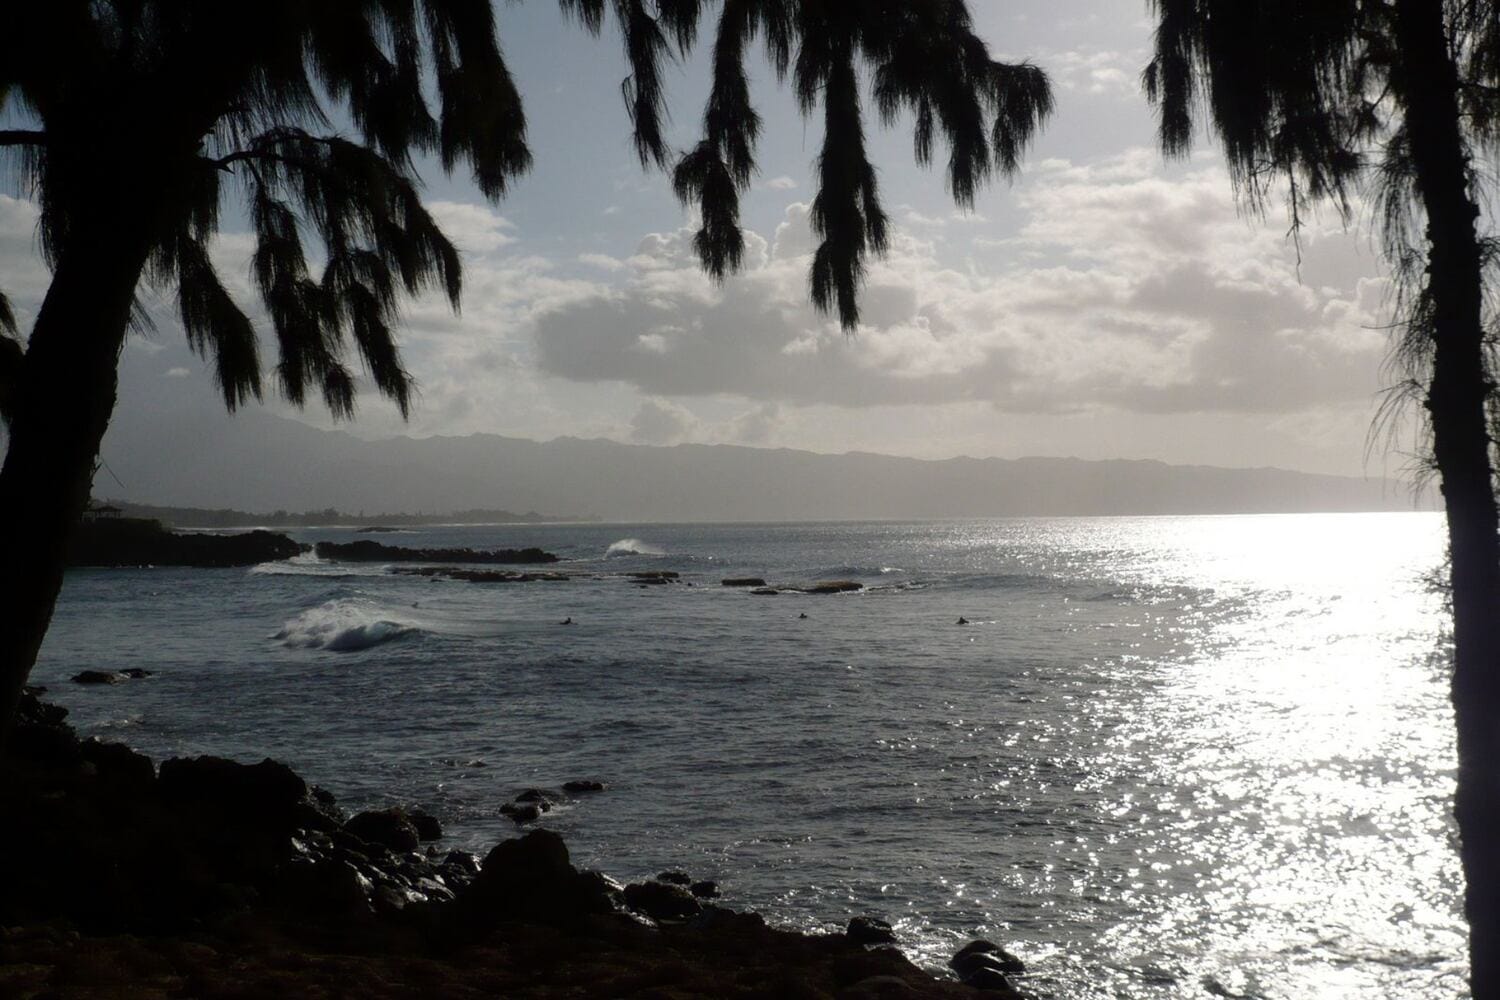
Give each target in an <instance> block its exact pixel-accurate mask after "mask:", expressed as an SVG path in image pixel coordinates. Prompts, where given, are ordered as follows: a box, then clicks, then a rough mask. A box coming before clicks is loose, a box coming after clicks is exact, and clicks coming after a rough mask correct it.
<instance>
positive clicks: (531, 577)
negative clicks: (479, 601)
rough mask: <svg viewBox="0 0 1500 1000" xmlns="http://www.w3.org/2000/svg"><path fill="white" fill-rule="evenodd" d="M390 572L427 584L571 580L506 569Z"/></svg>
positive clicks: (429, 568)
mask: <svg viewBox="0 0 1500 1000" xmlns="http://www.w3.org/2000/svg"><path fill="white" fill-rule="evenodd" d="M391 571H392V572H393V573H399V574H402V575H404V576H425V577H428V581H427V582H428V583H437V582H438V580H440V579H443V580H462V581H463V582H465V583H536V582H537V581H547V582H552V583H558V582H566V581H568V580H571V579H572V577H570V576H569V575H568V574H566V573H555V572H551V571H543V572H524V573H516V572H513V571H511V570H508V569H464V568H463V567H462V566H394V567H392V568H391Z"/></svg>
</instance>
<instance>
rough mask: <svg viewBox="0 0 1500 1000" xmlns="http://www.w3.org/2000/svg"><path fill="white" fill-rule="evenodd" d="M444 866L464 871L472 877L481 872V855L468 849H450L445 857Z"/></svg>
mask: <svg viewBox="0 0 1500 1000" xmlns="http://www.w3.org/2000/svg"><path fill="white" fill-rule="evenodd" d="M442 867H443V868H445V869H446V868H451V869H454V870H455V871H460V872H464V873H466V874H467V875H468V876H469V878H471V879H472V878H473V877H474V876H475V875H478V874H479V856H478V855H475V854H471V853H469V852H468V851H449V852H448V853H447V855H446V856H444V858H443V865H442Z"/></svg>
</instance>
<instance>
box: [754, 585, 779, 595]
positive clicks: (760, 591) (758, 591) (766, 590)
mask: <svg viewBox="0 0 1500 1000" xmlns="http://www.w3.org/2000/svg"><path fill="white" fill-rule="evenodd" d="M750 593H752V594H754V595H755V596H756V597H775V596H776V595H777V594H779V593H781V591H779V590H777V589H776V588H775V587H756V588H755V589H754V590H752V591H750Z"/></svg>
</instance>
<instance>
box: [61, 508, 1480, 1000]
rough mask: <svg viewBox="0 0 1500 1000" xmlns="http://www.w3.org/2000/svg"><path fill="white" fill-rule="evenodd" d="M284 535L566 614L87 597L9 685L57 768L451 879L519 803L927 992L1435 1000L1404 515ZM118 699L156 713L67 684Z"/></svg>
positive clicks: (339, 567) (1455, 910)
mask: <svg viewBox="0 0 1500 1000" xmlns="http://www.w3.org/2000/svg"><path fill="white" fill-rule="evenodd" d="M293 534H294V535H295V536H296V537H298V538H299V539H300V540H303V541H316V540H320V539H331V540H341V541H346V540H351V539H353V538H374V539H375V540H378V541H381V542H383V543H386V544H393V545H406V546H424V547H427V546H471V547H477V548H484V547H500V546H505V547H520V546H529V545H538V546H541V547H543V548H546V549H548V550H550V551H553V552H556V553H558V554H559V555H560V556H562V557H563V559H564V562H563V563H562V564H560V565H559V566H558V567H556V568H558V569H561V570H563V571H566V572H569V573H572V574H577V576H576V578H574V579H572V580H569V581H568V582H561V583H547V582H534V583H525V584H485V583H463V582H455V581H448V580H437V581H431V580H429V579H427V578H424V577H418V576H408V575H398V574H393V573H391V572H388V568H387V567H385V566H382V565H379V564H362V565H355V564H339V563H331V562H322V561H319V560H316V559H314V558H311V557H303V558H300V559H297V560H293V561H291V562H288V563H280V564H266V565H262V566H258V567H254V568H252V569H231V570H191V569H129V570H79V571H74V572H71V573H69V574H68V577H67V581H66V583H65V586H64V590H63V596H62V600H61V602H60V604H59V607H58V611H57V615H56V618H55V620H54V624H53V627H52V631H51V633H50V634H49V636H48V639H47V642H46V645H45V647H44V649H43V652H42V658H41V660H40V662H39V663H38V666H37V668H36V670H35V672H34V674H33V682H34V683H41V684H46V685H48V686H49V687H50V689H51V696H52V697H53V698H54V699H56V700H58V701H59V702H61V703H62V704H64V705H66V706H67V707H68V708H70V709H71V710H72V713H73V716H72V717H73V721H74V722H75V723H76V724H77V725H78V727H79V728H80V730H81V731H82V732H84V733H85V734H98V735H101V736H105V737H108V738H113V739H119V740H123V741H125V742H128V743H130V744H132V745H134V746H136V747H138V748H140V749H142V750H144V751H146V752H148V753H151V754H153V755H156V756H163V755H181V754H201V753H214V754H221V755H227V756H235V757H239V758H242V759H251V760H258V759H260V758H261V757H263V756H267V755H270V756H273V757H276V758H279V759H282V760H285V761H287V762H288V763H290V764H291V765H293V766H294V767H296V768H297V769H298V770H299V771H301V772H302V773H303V774H304V775H305V776H307V777H308V778H309V780H312V781H315V782H317V783H318V784H321V785H323V786H324V787H326V788H328V789H329V790H331V791H333V792H334V793H335V794H336V795H338V797H339V799H340V800H341V803H342V804H343V805H344V806H346V807H348V808H350V809H357V808H361V807H366V806H375V805H382V804H391V803H398V804H412V803H415V804H422V805H425V806H427V807H429V808H430V809H432V810H433V811H434V812H436V813H437V814H438V815H439V816H440V817H441V818H442V819H443V820H444V823H445V826H446V827H447V829H448V832H449V843H450V844H452V845H454V846H465V847H468V848H470V849H474V850H477V851H482V850H484V849H485V848H486V847H487V846H488V845H490V844H492V843H493V842H494V841H496V840H498V839H500V838H503V837H505V836H510V835H514V833H515V827H514V825H513V824H512V823H511V822H510V820H508V819H506V818H505V817H503V816H501V815H500V813H499V811H498V810H499V807H500V806H501V805H502V804H503V803H504V802H506V801H508V800H509V799H510V798H511V796H513V795H514V794H515V793H516V792H517V791H518V790H520V789H522V788H525V787H528V786H547V787H557V786H560V785H561V784H562V783H563V782H564V781H566V780H569V779H573V778H594V779H599V780H602V781H605V782H607V783H608V784H609V790H608V791H607V792H605V793H604V794H602V795H595V796H588V797H582V798H580V799H579V800H577V801H574V802H570V803H568V804H567V805H565V806H564V807H562V808H560V809H557V810H554V811H553V812H552V813H549V814H548V815H547V816H546V817H545V818H544V820H543V825H545V826H547V827H550V828H553V829H556V830H558V831H559V832H561V833H562V834H563V835H564V836H565V837H566V838H567V840H568V842H569V845H570V847H571V849H572V851H573V853H574V855H575V860H576V861H578V862H579V863H580V864H583V865H587V866H591V867H598V868H602V869H604V870H606V871H608V872H610V873H612V874H614V875H615V876H617V877H620V878H622V879H630V878H638V877H641V876H646V875H650V874H653V873H655V872H657V871H659V870H662V869H664V868H668V867H680V868H684V869H687V870H688V871H690V872H692V873H693V874H694V875H695V876H696V877H702V878H713V879H716V880H718V881H719V882H720V884H721V886H722V887H723V889H724V891H725V894H726V897H727V900H726V901H727V902H728V903H729V904H730V905H735V906H741V907H748V908H754V909H756V910H759V911H760V912H762V913H764V914H765V915H766V916H767V917H768V918H769V919H771V920H772V921H773V922H778V923H781V924H784V925H788V926H794V927H799V928H804V929H829V930H832V929H836V928H838V927H840V926H841V925H842V924H843V923H844V922H845V921H846V920H847V919H848V917H849V916H851V915H854V914H873V915H877V916H883V917H885V918H887V919H889V920H891V922H892V923H893V924H895V926H896V928H897V931H898V933H899V935H900V938H901V943H902V945H903V947H904V948H905V949H906V951H907V952H908V954H910V955H912V956H913V957H914V958H915V959H916V960H917V961H919V962H920V963H922V964H925V965H928V966H929V967H931V968H933V969H934V970H937V969H940V968H941V967H942V963H943V961H944V960H945V959H946V957H947V956H948V955H949V954H951V953H952V951H953V950H954V949H955V948H956V947H957V946H958V945H960V944H961V943H963V941H965V940H967V939H968V938H969V937H972V936H976V935H982V936H987V937H992V938H995V939H997V940H1000V941H1002V942H1004V943H1006V944H1008V945H1009V946H1010V947H1011V948H1012V950H1014V951H1016V952H1017V953H1019V954H1020V955H1021V956H1022V957H1023V958H1025V959H1026V960H1027V962H1028V963H1029V964H1030V966H1031V967H1032V969H1033V975H1032V976H1031V977H1030V980H1029V985H1030V987H1031V989H1032V990H1033V991H1035V992H1036V993H1038V994H1039V995H1041V996H1047V997H1058V998H1082V1000H1087V998H1106V997H1109V998H1128V1000H1136V998H1140V1000H1146V998H1153V1000H1155V998H1163V1000H1165V998H1179V997H1182V998H1186V997H1206V996H1221V997H1258V998H1267V1000H1269V998H1288V1000H1290V998H1307V997H1320V998H1341V997H1351V998H1352V997H1367V996H1399V997H1410V998H1429V997H1431V998H1457V997H1460V996H1462V995H1464V993H1465V984H1464V961H1463V954H1464V947H1465V936H1464V928H1463V924H1462V921H1461V918H1460V914H1459V896H1460V890H1461V885H1462V877H1461V873H1460V872H1459V869H1458V865H1457V861H1456V858H1455V855H1454V851H1453V843H1452V841H1453V830H1452V827H1451V823H1450V821H1449V818H1448V813H1449V808H1450V805H1451V796H1452V783H1453V747H1452V732H1451V727H1452V715H1451V709H1450V707H1449V704H1448V701H1447V674H1446V665H1445V660H1444V656H1445V655H1446V651H1445V646H1444V633H1443V614H1442V602H1441V597H1440V595H1438V594H1437V593H1436V592H1435V591H1434V590H1433V588H1432V586H1431V584H1430V582H1429V580H1430V577H1431V574H1432V573H1433V572H1434V570H1436V569H1437V568H1438V566H1439V565H1440V562H1441V558H1442V545H1443V532H1442V524H1441V520H1440V518H1439V517H1438V516H1437V515H1434V514H1420V513H1414V514H1359V515H1287V516H1255V517H1184V518H1168V517H1161V518H1099V519H1009V520H986V521H950V522H926V523H912V524H899V523H861V524H835V523H820V524H776V525H742V524H735V525H598V524H588V525H553V526H548V525H528V526H494V527H453V528H430V529H418V530H413V531H408V532H400V533H391V534H380V535H356V534H355V533H353V532H352V531H349V530H346V529H328V530H313V529H308V530H299V531H295V532H293ZM643 570H672V571H676V572H678V573H680V574H681V577H680V579H679V580H678V581H677V582H675V583H673V584H670V585H665V586H639V585H637V584H636V583H635V582H634V581H633V580H632V579H631V578H630V577H629V576H628V575H627V574H628V573H630V572H635V571H643ZM738 576H756V577H764V578H765V579H766V580H767V581H768V582H770V583H772V584H807V583H811V582H814V581H818V580H827V579H851V580H855V581H858V582H860V583H863V584H864V585H865V589H864V590H863V591H861V592H858V593H851V594H844V595H836V596H823V595H807V594H791V593H782V594H779V595H777V596H752V595H751V594H749V593H747V592H746V591H744V590H741V589H732V588H726V587H723V586H721V585H720V580H721V579H723V578H725V577H738ZM804 614H805V615H806V616H807V617H806V618H802V617H800V616H801V615H804ZM960 616H962V617H963V618H966V619H968V621H969V624H967V625H958V624H956V622H957V621H958V619H959V618H960ZM566 618H571V619H572V620H573V624H571V625H562V624H560V622H561V621H562V620H564V619H566ZM125 667H144V668H146V669H148V670H151V671H154V672H155V674H154V676H152V677H150V678H149V679H147V680H144V681H134V682H131V683H129V684H124V685H120V686H117V687H108V688H83V687H79V686H76V685H72V684H69V683H67V680H66V679H67V678H68V677H69V676H70V675H71V674H73V673H75V672H77V671H79V670H82V669H86V668H107V669H119V668H125Z"/></svg>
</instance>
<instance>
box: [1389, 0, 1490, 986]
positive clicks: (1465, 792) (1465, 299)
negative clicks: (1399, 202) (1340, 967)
mask: <svg viewBox="0 0 1500 1000" xmlns="http://www.w3.org/2000/svg"><path fill="white" fill-rule="evenodd" d="M1443 7H1444V5H1443V4H1440V3H1435V2H1434V0H1397V3H1396V34H1397V44H1398V49H1399V52H1400V58H1401V61H1402V70H1403V72H1402V77H1403V81H1402V82H1403V85H1404V87H1405V90H1406V97H1407V105H1406V127H1407V129H1408V132H1409V135H1410V140H1411V148H1412V158H1413V160H1414V164H1415V166H1416V170H1417V186H1418V189H1419V191H1420V193H1421V196H1422V201H1423V206H1424V208H1425V209H1426V214H1427V227H1428V228H1427V238H1428V244H1429V259H1428V269H1427V282H1428V286H1427V287H1428V292H1429V294H1430V295H1431V297H1432V304H1433V317H1432V330H1431V337H1432V341H1433V348H1434V350H1433V368H1432V381H1431V383H1430V385H1429V386H1428V394H1427V409H1428V413H1429V415H1430V418H1431V421H1432V435H1433V451H1434V456H1435V457H1436V459H1437V467H1438V472H1439V475H1440V477H1441V482H1442V490H1443V503H1444V506H1445V507H1446V510H1447V515H1448V545H1449V557H1450V560H1451V570H1450V572H1451V583H1452V588H1453V590H1452V599H1453V642H1454V664H1453V709H1454V716H1455V721H1456V723H1457V729H1458V791H1457V796H1456V800H1455V803H1454V813H1455V816H1456V817H1457V820H1458V831H1459V837H1460V841H1461V843H1460V848H1459V853H1460V857H1461V858H1462V861H1463V868H1464V877H1465V881H1466V888H1465V892H1464V912H1465V915H1466V916H1467V917H1468V921H1469V961H1470V983H1471V986H1472V989H1473V995H1474V997H1475V998H1476V1000H1496V998H1500V518H1497V512H1496V504H1495V482H1494V476H1493V470H1492V468H1491V458H1490V437H1489V426H1488V421H1487V419H1486V411H1485V407H1486V401H1487V396H1488V394H1489V392H1490V391H1491V385H1490V382H1489V379H1488V376H1487V373H1486V371H1485V358H1484V344H1483V338H1484V327H1483V312H1482V308H1483V307H1482V301H1483V275H1482V263H1481V253H1480V246H1479V242H1478V240H1477V238H1476V236H1475V230H1474V221H1475V219H1476V218H1477V217H1478V216H1479V211H1478V209H1477V208H1476V206H1475V204H1474V201H1473V199H1472V197H1471V196H1470V194H1469V190H1468V181H1469V178H1468V168H1469V162H1468V153H1467V149H1466V146H1465V143H1464V141H1463V138H1462V133H1461V132H1460V117H1459V107H1458V99H1457V94H1458V73H1457V69H1456V67H1455V66H1454V63H1453V60H1452V58H1451V57H1450V56H1449V47H1448V43H1447V36H1446V33H1445V30H1444V24H1443Z"/></svg>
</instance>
